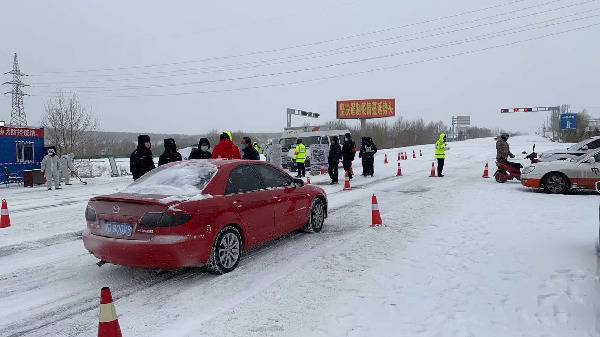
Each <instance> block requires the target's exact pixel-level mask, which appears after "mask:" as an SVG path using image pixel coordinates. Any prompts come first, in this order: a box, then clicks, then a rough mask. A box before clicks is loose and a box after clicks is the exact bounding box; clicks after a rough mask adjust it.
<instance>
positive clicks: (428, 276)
mask: <svg viewBox="0 0 600 337" xmlns="http://www.w3.org/2000/svg"><path fill="white" fill-rule="evenodd" d="M534 142H535V143H537V149H539V150H544V149H548V148H552V147H554V146H553V144H551V143H547V142H546V141H544V140H542V139H540V138H537V137H533V136H526V137H515V138H514V139H511V144H512V149H513V152H520V151H522V150H530V149H531V146H532V145H533V143H534ZM450 146H451V150H450V151H449V152H448V159H447V166H446V170H445V174H446V177H444V178H429V177H428V175H429V169H430V166H431V157H432V146H426V147H420V148H422V149H423V150H424V151H423V154H424V157H422V158H417V159H416V160H413V159H412V158H411V159H409V160H408V161H403V162H402V170H403V173H404V176H403V177H395V176H394V175H395V172H396V161H395V160H394V159H395V158H396V155H397V150H389V151H382V152H381V153H379V154H378V157H377V159H376V167H375V169H376V177H375V178H362V177H357V178H356V179H355V180H353V190H352V191H346V192H344V191H341V187H342V186H339V185H338V186H333V187H332V186H329V185H326V178H325V177H317V178H314V179H313V183H316V184H319V185H322V186H323V187H324V188H325V189H326V191H327V192H328V194H329V201H330V208H331V210H332V211H331V213H330V217H329V219H328V220H327V221H326V225H325V228H324V230H323V232H322V233H319V234H311V235H307V234H302V233H298V234H293V235H290V236H288V237H285V238H283V239H280V240H278V241H276V242H274V243H272V244H269V245H266V246H265V247H263V248H261V249H258V250H257V251H254V252H252V253H251V254H249V255H247V256H246V258H245V259H244V260H243V261H242V263H241V264H240V266H239V268H238V269H237V270H236V271H234V272H233V273H230V274H227V275H223V276H213V275H210V274H207V273H205V272H203V271H201V270H197V269H191V270H181V271H175V272H160V273H158V272H154V271H146V270H139V269H132V268H125V267H120V266H112V265H105V266H103V267H102V268H98V267H97V266H96V265H94V263H95V262H96V261H95V259H94V258H93V257H92V256H91V255H89V254H88V253H87V252H86V251H85V249H84V248H83V244H82V243H81V240H80V238H79V235H80V232H81V230H82V228H83V224H84V219H83V211H84V208H85V203H86V201H87V199H88V198H89V197H90V196H92V195H96V194H105V193H111V192H113V191H116V190H120V189H122V188H123V187H125V186H126V184H127V183H128V182H129V180H128V179H127V178H117V179H112V180H110V179H108V178H98V179H95V180H92V181H91V182H90V184H89V185H87V186H72V187H70V188H69V189H65V190H63V191H52V192H47V191H45V190H43V189H33V190H31V189H16V188H9V189H4V188H2V189H0V197H4V198H6V199H7V200H8V201H9V207H10V210H11V220H12V222H13V226H12V227H11V228H10V229H6V230H2V231H0V335H1V336H94V334H95V333H96V329H97V320H98V317H97V315H98V301H99V298H98V296H99V289H100V288H101V287H102V286H110V287H111V289H112V290H113V295H114V297H115V299H116V301H115V304H116V307H117V313H118V314H119V320H120V324H121V328H122V330H123V334H124V336H328V337H329V336H378V337H379V336H598V335H600V321H598V319H599V318H600V316H599V313H600V307H599V306H600V296H599V294H600V288H599V283H598V276H599V275H600V269H599V265H598V257H597V255H596V254H595V247H594V244H595V240H596V238H597V235H598V201H599V198H598V196H597V195H595V194H591V193H579V194H574V195H568V196H556V195H546V194H543V193H537V192H532V191H528V190H525V189H524V188H522V187H521V185H520V184H518V183H516V182H515V183H506V184H497V183H496V182H494V181H493V179H487V180H486V179H482V178H481V173H482V169H483V164H484V162H485V161H486V160H489V161H490V163H493V160H492V158H493V157H494V155H495V147H494V141H493V140H491V139H479V140H471V141H466V142H459V143H451V144H450ZM412 149H413V148H406V149H403V150H406V151H408V152H412ZM416 149H419V147H416ZM384 152H388V153H389V159H390V164H388V165H383V153H384ZM357 162H358V161H357ZM357 162H356V163H357ZM357 166H360V165H357ZM355 171H357V173H360V168H357V169H356V170H355ZM373 193H375V194H376V195H377V196H378V199H379V204H380V209H381V211H382V216H383V221H384V224H385V225H386V226H385V227H383V228H378V229H372V228H369V224H370V216H371V212H370V206H371V205H370V196H371V194H373Z"/></svg>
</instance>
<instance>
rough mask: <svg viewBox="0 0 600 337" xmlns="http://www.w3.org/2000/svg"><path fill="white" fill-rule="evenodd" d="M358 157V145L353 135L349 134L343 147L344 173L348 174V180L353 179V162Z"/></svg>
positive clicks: (345, 136)
mask: <svg viewBox="0 0 600 337" xmlns="http://www.w3.org/2000/svg"><path fill="white" fill-rule="evenodd" d="M355 156H356V143H355V142H354V140H352V135H351V134H350V133H347V134H345V135H344V144H343V145H342V164H343V165H344V171H346V173H347V174H348V178H349V179H352V177H353V176H354V173H353V172H352V162H353V161H354V158H355Z"/></svg>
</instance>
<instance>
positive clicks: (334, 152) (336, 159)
mask: <svg viewBox="0 0 600 337" xmlns="http://www.w3.org/2000/svg"><path fill="white" fill-rule="evenodd" d="M340 159H342V147H341V146H340V139H339V138H338V136H333V137H332V138H331V145H330V146H329V156H328V157H327V162H328V168H327V172H329V178H331V183H329V184H330V185H333V184H337V183H338V166H339V165H340Z"/></svg>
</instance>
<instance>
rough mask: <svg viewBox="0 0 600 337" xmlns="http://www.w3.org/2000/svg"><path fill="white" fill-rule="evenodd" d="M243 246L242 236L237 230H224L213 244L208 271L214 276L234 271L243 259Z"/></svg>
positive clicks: (229, 228) (232, 228) (230, 228)
mask: <svg viewBox="0 0 600 337" xmlns="http://www.w3.org/2000/svg"><path fill="white" fill-rule="evenodd" d="M242 244H243V243H242V235H241V234H240V231H239V230H238V229H237V228H235V227H233V226H227V227H225V228H223V229H222V230H221V232H220V233H219V235H217V239H216V240H215V242H214V244H213V248H212V250H211V253H210V258H209V260H208V264H207V267H208V270H209V271H210V272H212V273H214V274H225V273H229V272H230V271H233V270H234V269H235V268H236V267H237V266H238V264H239V263H240V260H241V258H242Z"/></svg>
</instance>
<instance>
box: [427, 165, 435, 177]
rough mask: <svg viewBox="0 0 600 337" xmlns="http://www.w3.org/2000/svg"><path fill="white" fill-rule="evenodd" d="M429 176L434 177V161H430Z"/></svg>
mask: <svg viewBox="0 0 600 337" xmlns="http://www.w3.org/2000/svg"><path fill="white" fill-rule="evenodd" d="M429 176H430V177H436V175H435V163H431V174H430V175H429Z"/></svg>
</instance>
